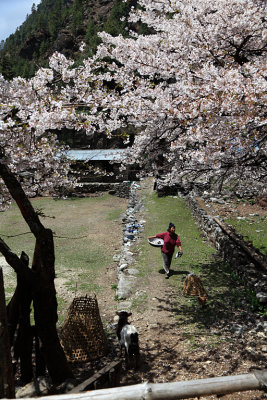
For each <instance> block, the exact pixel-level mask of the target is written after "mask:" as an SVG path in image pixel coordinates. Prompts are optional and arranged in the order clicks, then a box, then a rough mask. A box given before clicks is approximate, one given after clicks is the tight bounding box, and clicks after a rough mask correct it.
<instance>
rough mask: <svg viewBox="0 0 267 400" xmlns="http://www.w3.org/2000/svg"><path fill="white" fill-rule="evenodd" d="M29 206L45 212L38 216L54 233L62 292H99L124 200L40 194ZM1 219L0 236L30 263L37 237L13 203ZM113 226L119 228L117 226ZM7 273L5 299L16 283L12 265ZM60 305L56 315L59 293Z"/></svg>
mask: <svg viewBox="0 0 267 400" xmlns="http://www.w3.org/2000/svg"><path fill="white" fill-rule="evenodd" d="M32 204H33V206H34V208H35V210H39V212H40V214H41V215H43V216H40V219H41V221H42V223H43V225H44V226H45V227H46V228H50V229H52V231H53V233H54V244H55V255H56V261H55V270H56V276H57V278H59V279H62V285H64V287H65V291H66V292H69V293H70V294H71V293H72V294H74V293H76V292H77V293H78V294H82V293H84V294H88V295H90V294H91V293H92V292H94V293H97V291H99V290H102V288H101V287H100V286H97V285H95V283H94V280H95V277H96V276H98V274H101V273H102V272H103V271H104V270H105V268H106V265H107V264H108V263H110V262H112V258H113V256H114V248H112V246H111V245H110V240H111V239H109V238H108V239H107V236H109V237H110V236H111V235H110V231H112V230H113V224H114V220H115V219H118V217H119V215H120V214H121V213H122V212H124V211H125V208H126V206H127V200H126V199H119V198H116V201H114V197H113V196H111V195H108V194H105V195H103V196H99V197H89V198H70V199H66V200H54V199H52V198H38V199H32ZM0 218H1V225H0V237H2V238H3V240H4V241H5V242H6V243H7V245H8V246H9V247H10V248H11V250H12V251H13V252H14V253H16V254H17V255H18V256H19V255H20V253H21V251H22V250H23V251H25V252H26V253H27V254H28V255H29V257H30V264H31V261H32V257H33V252H34V245H35V240H34V237H33V235H32V234H31V232H30V230H29V228H28V226H27V224H26V223H25V222H24V220H23V218H22V216H21V214H20V212H19V210H18V208H17V206H16V205H15V204H13V205H12V206H11V208H10V209H9V210H7V211H6V212H4V213H1V214H0ZM114 229H115V228H114ZM117 229H118V230H119V231H121V228H120V226H119V228H117ZM120 240H121V237H120ZM7 271H8V276H6V277H5V276H4V280H5V292H6V300H7V301H8V300H9V299H10V297H11V296H12V294H13V291H14V288H15V285H16V279H15V278H16V274H15V273H14V272H12V269H11V267H10V271H9V270H7ZM6 282H7V284H6ZM58 304H59V314H61V312H62V311H63V312H64V311H66V310H65V301H64V298H61V297H60V294H59V295H58ZM62 317H63V316H62Z"/></svg>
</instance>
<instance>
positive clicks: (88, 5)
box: [0, 0, 132, 79]
mask: <svg viewBox="0 0 267 400" xmlns="http://www.w3.org/2000/svg"><path fill="white" fill-rule="evenodd" d="M131 5H132V3H131V1H128V2H123V1H122V0H96V1H94V0H42V1H41V3H40V4H39V5H38V6H37V7H36V6H35V4H33V6H32V10H31V14H30V15H28V16H27V18H26V20H25V21H24V23H23V24H22V25H21V26H20V27H18V28H17V30H16V32H15V33H14V34H12V35H10V36H9V37H8V38H7V39H6V41H5V43H4V46H3V49H2V50H1V51H0V72H1V73H2V74H3V75H4V77H5V78H7V79H10V78H12V77H14V76H22V77H25V78H29V77H31V76H33V74H34V72H35V71H36V70H37V69H38V68H40V67H41V66H46V65H47V62H48V59H49V57H50V56H51V55H52V54H53V53H54V52H55V51H59V52H61V53H62V54H64V55H66V56H67V57H70V58H73V59H74V60H76V62H77V63H79V62H81V60H82V59H83V58H86V57H88V56H90V55H92V54H93V53H94V52H95V50H96V47H97V45H98V44H99V43H100V40H99V38H98V36H97V32H98V31H102V30H105V31H106V32H108V33H110V34H112V35H118V34H125V33H126V31H125V26H126V22H125V21H121V20H120V19H121V17H122V16H126V15H127V14H128V12H129V9H130V7H131ZM82 42H85V43H86V48H85V50H84V52H83V54H82V56H81V55H80V53H79V47H80V45H81V43H82ZM81 57H82V58H81ZM14 60H16V62H15V63H14Z"/></svg>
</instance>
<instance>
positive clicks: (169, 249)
mask: <svg viewBox="0 0 267 400" xmlns="http://www.w3.org/2000/svg"><path fill="white" fill-rule="evenodd" d="M153 238H160V239H163V241H164V244H163V246H162V247H161V254H162V259H163V268H164V271H165V274H166V276H165V278H166V279H169V277H170V267H171V262H172V256H173V253H174V249H175V246H177V247H178V248H179V252H178V253H177V256H179V257H181V256H182V254H183V250H182V246H181V241H180V239H179V236H178V235H177V234H176V233H175V225H174V224H173V223H172V222H170V224H169V228H168V229H167V232H162V233H158V234H157V235H156V236H149V237H148V239H153Z"/></svg>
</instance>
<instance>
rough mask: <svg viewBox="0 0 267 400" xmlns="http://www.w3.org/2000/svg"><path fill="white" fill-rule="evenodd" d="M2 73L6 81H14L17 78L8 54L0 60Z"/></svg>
mask: <svg viewBox="0 0 267 400" xmlns="http://www.w3.org/2000/svg"><path fill="white" fill-rule="evenodd" d="M0 71H1V73H2V75H3V76H4V78H5V79H12V78H14V76H15V73H14V68H13V62H12V61H11V58H10V56H9V55H7V54H5V55H3V56H2V57H1V59H0Z"/></svg>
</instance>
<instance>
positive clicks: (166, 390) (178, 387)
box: [24, 369, 267, 400]
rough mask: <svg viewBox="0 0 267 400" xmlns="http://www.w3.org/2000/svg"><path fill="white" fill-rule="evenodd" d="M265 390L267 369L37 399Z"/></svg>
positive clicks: (159, 398)
mask: <svg viewBox="0 0 267 400" xmlns="http://www.w3.org/2000/svg"><path fill="white" fill-rule="evenodd" d="M266 387H267V369H265V370H262V371H254V373H250V374H243V375H234V376H222V377H218V378H208V379H197V380H192V381H181V382H172V383H153V384H150V383H142V384H139V385H131V386H122V387H116V388H110V389H101V390H93V391H91V392H83V393H72V392H71V393H69V394H63V395H56V396H45V397H39V398H38V400H125V399H127V400H177V399H189V398H192V397H201V396H209V395H212V394H221V395H222V394H227V393H234V392H242V391H246V390H263V389H266ZM24 400H31V399H26V398H25V399H24Z"/></svg>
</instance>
